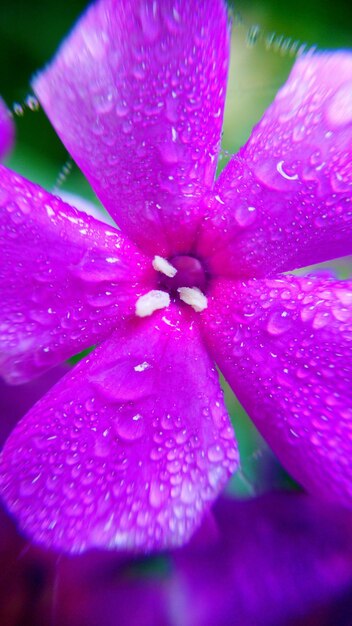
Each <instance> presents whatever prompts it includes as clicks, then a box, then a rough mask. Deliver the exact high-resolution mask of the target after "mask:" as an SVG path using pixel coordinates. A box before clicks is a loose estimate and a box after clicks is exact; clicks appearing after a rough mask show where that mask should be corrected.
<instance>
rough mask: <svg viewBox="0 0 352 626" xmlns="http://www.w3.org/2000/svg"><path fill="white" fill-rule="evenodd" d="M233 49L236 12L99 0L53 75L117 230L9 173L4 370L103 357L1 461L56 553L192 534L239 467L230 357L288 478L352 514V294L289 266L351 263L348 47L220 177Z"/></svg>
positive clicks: (47, 74)
mask: <svg viewBox="0 0 352 626" xmlns="http://www.w3.org/2000/svg"><path fill="white" fill-rule="evenodd" d="M228 57H229V24H228V17H227V13H226V7H225V4H224V2H223V0H204V1H203V2H202V3H201V4H199V3H198V2H196V1H195V0H187V2H186V0H182V1H181V0H179V1H178V2H174V1H173V2H171V0H163V2H157V1H153V2H152V1H151V0H150V1H149V0H140V1H138V2H136V1H135V0H133V1H132V0H100V2H97V3H96V4H94V5H93V6H92V7H91V8H90V9H89V10H88V11H87V13H86V14H85V15H84V17H83V18H82V19H81V21H80V22H79V23H78V25H77V26H76V28H75V30H74V31H73V33H72V34H71V35H70V37H69V38H68V39H67V41H65V42H64V44H63V46H62V48H61V50H60V51H59V53H58V56H57V57H56V59H55V60H54V61H53V63H52V65H50V66H49V67H48V68H47V69H46V70H45V71H44V72H43V73H42V74H41V75H39V76H38V78H37V79H36V80H35V82H34V90H35V92H36V95H37V97H38V98H39V100H40V102H41V104H42V106H43V107H44V109H45V110H46V112H47V114H48V116H49V118H50V120H51V121H52V123H53V125H54V126H55V128H56V130H57V132H58V134H59V135H60V137H61V138H62V140H63V142H64V143H65V145H66V147H67V148H68V150H69V151H70V153H71V155H72V156H73V158H74V159H75V160H76V162H77V163H78V165H79V166H80V168H81V169H82V171H83V172H84V173H85V175H86V176H87V178H88V180H89V181H90V183H91V184H92V187H93V188H94V190H95V192H96V193H97V195H98V196H99V198H100V199H101V201H102V202H103V204H104V205H105V207H106V209H107V210H108V211H109V213H110V214H111V216H112V217H113V218H114V219H116V222H117V223H118V224H119V226H120V227H121V229H122V232H121V231H119V230H116V229H114V228H113V227H110V226H107V225H106V224H103V223H100V222H99V221H97V220H95V219H94V218H92V217H90V216H87V215H85V214H84V213H80V212H78V211H77V210H75V209H73V208H71V207H70V206H69V205H67V204H65V203H64V202H63V201H61V200H60V199H58V198H55V197H53V196H51V195H50V194H49V193H47V192H46V191H44V190H43V189H40V188H39V187H38V186H37V185H34V184H32V183H30V182H28V181H26V180H24V179H23V178H21V177H20V176H19V175H18V174H14V173H12V172H10V171H8V170H6V169H5V168H3V167H2V168H1V175H0V181H1V190H0V205H1V213H0V232H1V234H2V244H1V245H2V258H3V263H2V268H1V279H2V307H1V312H0V329H1V334H0V348H1V358H0V367H1V371H2V373H3V375H4V376H5V378H6V379H7V381H8V382H10V383H21V382H25V381H27V380H29V379H31V378H32V377H34V376H36V375H39V374H40V373H42V372H44V371H45V370H46V369H48V368H50V367H52V366H54V365H55V364H57V363H58V362H60V361H62V360H64V359H66V358H67V357H70V356H72V355H73V354H75V353H77V352H79V351H80V350H83V349H84V348H87V347H89V346H91V345H92V344H99V345H98V347H97V348H96V349H95V351H94V352H93V353H92V354H90V355H89V356H88V357H87V358H86V359H85V360H84V361H82V362H81V363H79V365H78V366H76V368H75V369H74V371H73V372H72V373H69V374H68V375H67V376H65V377H64V379H63V380H62V381H60V382H59V383H58V384H57V385H56V386H55V387H54V388H53V389H52V390H51V391H50V392H49V393H48V394H46V395H45V396H44V397H43V398H42V400H41V401H39V402H38V403H37V404H36V405H35V407H34V408H33V409H31V410H30V412H29V413H28V414H27V415H26V417H24V418H23V420H22V421H21V422H20V424H19V425H18V426H17V427H16V428H15V430H14V431H13V433H12V435H11V436H10V438H9V439H8V441H7V443H6V445H5V448H4V450H3V452H2V457H1V492H2V496H3V498H4V500H5V502H6V504H7V506H8V508H9V509H10V511H12V513H13V514H14V516H15V517H16V518H17V519H18V521H19V523H20V525H21V527H22V528H23V529H24V530H25V531H26V532H27V533H28V534H29V535H30V536H31V537H32V538H33V539H34V540H35V541H37V542H41V543H43V544H45V545H47V546H50V547H55V548H57V549H61V550H66V551H72V552H78V551H83V550H85V549H88V548H90V547H93V546H101V547H111V548H115V547H121V548H133V549H139V550H152V549H160V548H164V547H166V546H172V545H180V544H182V543H184V542H185V541H187V539H188V538H189V537H190V536H191V534H192V533H193V531H194V530H195V528H196V527H197V526H198V525H199V524H200V521H201V519H202V516H203V513H204V511H206V510H207V509H208V508H209V507H210V505H211V503H212V501H213V500H214V498H216V496H217V494H218V493H219V492H220V491H221V489H222V488H223V487H224V485H225V483H226V481H227V479H228V478H229V476H230V475H231V473H232V472H234V471H235V469H236V467H237V465H238V452H237V446H236V443H235V439H234V434H233V431H232V428H231V424H230V420H229V417H228V415H227V412H226V408H225V405H224V401H223V395H222V392H221V389H220V385H219V382H218V377H217V374H216V370H215V367H214V365H213V363H212V360H214V361H216V362H217V364H218V365H219V367H220V369H221V370H222V372H223V373H224V375H225V376H226V378H227V380H228V381H229V383H230V384H231V386H232V387H233V389H234V391H235V393H236V394H237V395H238V397H239V399H240V401H241V402H242V403H243V405H244V406H245V408H246V409H247V410H248V411H249V413H250V415H251V416H252V418H253V420H254V421H255V423H256V425H257V426H258V427H259V428H260V430H261V432H262V433H263V434H264V436H265V437H266V439H267V440H268V441H269V443H270V444H271V445H272V447H273V449H274V451H275V452H276V453H277V455H278V456H279V458H280V459H281V461H282V462H283V463H284V464H285V466H286V467H287V468H288V469H289V471H291V472H292V474H293V476H294V477H295V478H296V479H297V480H299V481H300V482H301V483H302V484H303V485H304V486H305V487H306V488H308V489H310V490H312V491H314V492H315V493H317V494H319V495H321V496H322V497H324V498H329V499H332V500H336V501H339V502H341V503H344V504H347V505H350V503H351V495H352V466H351V462H350V457H351V447H352V427H351V424H352V421H351V388H352V387H351V338H352V332H351V331H352V324H351V320H352V312H351V308H350V304H351V302H352V282H351V281H345V282H340V281H338V280H335V279H333V278H328V277H326V276H320V277H319V276H316V277H305V278H301V277H298V276H294V275H288V274H287V272H289V271H291V270H294V269H295V268H297V267H302V266H305V265H309V264H312V263H315V262H319V261H326V260H329V259H331V258H333V257H335V256H342V255H346V254H348V253H351V252H352V237H351V225H352V211H351V207H350V204H351V189H352V182H351V178H352V167H351V136H352V124H351V123H352V108H351V91H350V86H351V81H352V57H351V55H350V54H349V53H347V52H341V53H329V54H328V53H325V54H317V55H311V54H309V55H306V56H305V57H302V58H301V59H300V60H298V61H297V62H296V64H295V66H294V69H293V71H292V74H291V76H290V77H289V80H288V82H287V84H286V85H285V87H284V88H283V89H282V90H281V91H280V92H279V94H278V96H277V98H276V99H275V101H274V103H273V105H272V106H271V107H270V108H269V109H268V111H267V112H266V113H265V115H264V118H263V120H262V121H261V122H260V123H259V125H258V126H257V127H256V128H255V129H254V130H253V133H252V136H251V138H250V139H249V141H248V143H247V144H246V145H245V146H244V147H243V148H242V149H241V151H240V153H239V154H238V155H237V156H235V157H234V158H233V159H232V160H231V161H230V163H229V164H228V166H227V167H226V168H225V170H224V172H223V173H222V175H221V176H220V177H219V179H218V180H217V181H216V182H215V183H214V177H215V169H216V162H217V156H218V152H219V142H220V133H221V127H222V116H223V108H224V100H225V88H226V76H227V69H228ZM175 270H177V273H176V274H175Z"/></svg>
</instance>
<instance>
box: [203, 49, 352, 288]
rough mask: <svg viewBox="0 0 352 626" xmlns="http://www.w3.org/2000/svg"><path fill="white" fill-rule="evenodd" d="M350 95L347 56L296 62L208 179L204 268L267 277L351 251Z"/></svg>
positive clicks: (350, 57) (351, 70)
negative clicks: (239, 144) (241, 142)
mask: <svg viewBox="0 0 352 626" xmlns="http://www.w3.org/2000/svg"><path fill="white" fill-rule="evenodd" d="M351 94H352V53H349V52H335V53H319V54H315V55H307V56H304V57H303V58H300V59H299V60H298V61H296V64H295V66H294V68H293V70H292V73H291V75H290V77H289V79H288V81H287V83H286V85H285V86H284V87H283V88H282V89H281V90H280V91H279V93H278V95H277V97H276V98H275V100H274V103H273V104H272V105H271V106H270V107H269V109H268V110H267V111H266V113H265V114H264V117H263V119H262V120H261V122H260V123H259V124H258V125H257V126H256V127H255V129H254V131H253V133H252V135H251V137H250V139H249V141H248V143H247V144H246V145H245V146H244V148H242V150H240V152H239V153H238V155H235V156H234V157H233V158H232V160H231V161H230V163H229V164H228V165H227V167H226V168H225V170H224V171H223V173H222V174H221V176H220V178H219V180H218V181H217V184H216V188H215V191H214V197H213V198H212V200H211V202H210V213H211V215H212V218H211V220H210V221H209V222H207V227H206V231H205V232H204V234H203V237H202V241H201V243H200V247H199V249H200V251H201V253H204V254H205V255H209V254H210V253H211V252H213V258H212V259H211V261H210V263H211V267H212V269H213V271H215V272H216V273H220V274H222V275H227V276H231V277H236V278H244V277H252V276H257V277H259V276H267V275H269V274H270V275H272V274H274V273H275V272H277V271H280V272H281V271H287V270H293V269H295V268H300V267H304V266H308V265H311V264H314V263H319V262H321V261H328V260H330V259H333V258H336V257H341V256H344V255H347V254H351V253H352V211H351V198H352V148H351V146H352V96H351ZM219 228H220V230H221V231H222V232H223V235H219Z"/></svg>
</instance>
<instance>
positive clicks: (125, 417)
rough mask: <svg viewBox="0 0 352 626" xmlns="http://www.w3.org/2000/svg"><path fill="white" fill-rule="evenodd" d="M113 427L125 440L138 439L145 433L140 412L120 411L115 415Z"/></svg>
mask: <svg viewBox="0 0 352 626" xmlns="http://www.w3.org/2000/svg"><path fill="white" fill-rule="evenodd" d="M124 411H127V409H124ZM115 428H116V432H117V434H118V435H119V436H120V437H121V438H122V439H124V440H126V441H134V440H136V439H140V438H141V437H143V435H144V433H145V421H144V417H143V416H142V415H141V414H140V413H135V414H134V415H131V414H128V413H127V414H125V413H121V414H120V415H118V416H117V417H116V420H115Z"/></svg>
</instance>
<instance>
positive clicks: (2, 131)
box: [0, 98, 15, 159]
mask: <svg viewBox="0 0 352 626" xmlns="http://www.w3.org/2000/svg"><path fill="white" fill-rule="evenodd" d="M14 138H15V126H14V123H13V121H12V117H11V113H10V111H9V110H8V108H7V106H6V104H5V102H4V101H3V99H2V98H0V159H2V158H3V157H4V156H6V154H7V153H8V152H9V150H11V148H12V145H13V142H14Z"/></svg>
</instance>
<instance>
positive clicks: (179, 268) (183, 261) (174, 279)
mask: <svg viewBox="0 0 352 626" xmlns="http://www.w3.org/2000/svg"><path fill="white" fill-rule="evenodd" d="M170 264H171V266H172V267H174V268H175V270H176V272H177V273H175V275H174V276H168V275H165V274H163V273H161V274H160V283H159V284H160V289H165V290H166V291H168V292H169V293H170V294H172V295H175V292H177V290H178V289H179V288H180V287H196V288H197V289H199V290H200V291H202V292H203V293H204V291H205V287H206V284H207V278H206V274H205V271H204V269H203V266H202V264H201V262H200V261H199V260H198V259H196V258H195V257H193V256H187V255H177V256H174V257H172V258H171V259H170Z"/></svg>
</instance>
